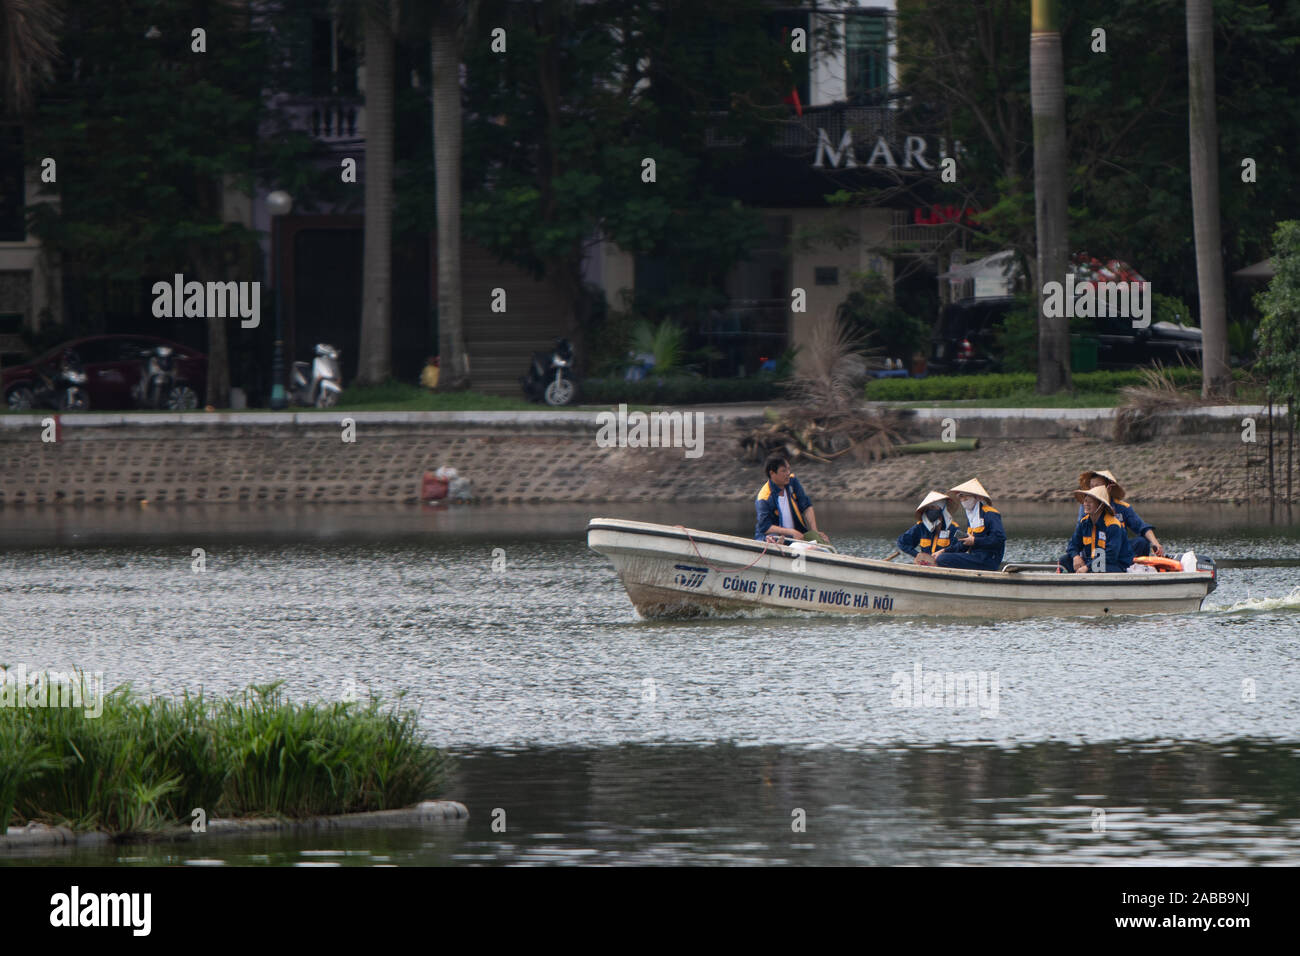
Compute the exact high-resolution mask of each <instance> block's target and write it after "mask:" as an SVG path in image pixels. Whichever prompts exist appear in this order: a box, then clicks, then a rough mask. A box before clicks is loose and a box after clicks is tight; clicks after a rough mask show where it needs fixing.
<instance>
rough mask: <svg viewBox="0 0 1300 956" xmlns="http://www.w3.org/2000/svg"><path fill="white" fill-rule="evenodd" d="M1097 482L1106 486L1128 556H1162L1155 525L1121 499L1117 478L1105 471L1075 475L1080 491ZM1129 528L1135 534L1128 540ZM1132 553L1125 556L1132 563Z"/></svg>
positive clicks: (1081, 511)
mask: <svg viewBox="0 0 1300 956" xmlns="http://www.w3.org/2000/svg"><path fill="white" fill-rule="evenodd" d="M1098 485H1105V486H1106V495H1107V497H1109V498H1110V503H1111V506H1112V507H1113V508H1114V509H1115V517H1116V518H1118V519H1119V522H1120V524H1122V525H1123V526H1124V545H1125V551H1126V552H1128V553H1130V554H1131V555H1132V557H1138V558H1145V557H1147V555H1150V554H1154V555H1156V556H1157V557H1160V558H1163V557H1164V556H1165V547H1164V545H1162V544H1161V543H1160V540H1159V539H1158V538H1157V537H1156V529H1155V528H1154V527H1152V526H1151V525H1149V524H1147V523H1146V522H1145V521H1143V520H1142V518H1141V516H1140V515H1139V514H1138V513H1137V512H1136V511H1134V510H1133V506H1132V505H1130V504H1129V503H1128V502H1127V501H1126V500H1125V499H1126V498H1127V497H1128V495H1126V494H1125V493H1124V489H1123V488H1122V487H1121V486H1120V483H1119V479H1118V478H1116V477H1115V476H1114V475H1112V474H1111V473H1110V472H1109V471H1085V472H1084V473H1083V474H1081V475H1080V476H1079V490H1080V491H1086V490H1087V489H1089V488H1096V487H1097V486H1098ZM1079 520H1080V521H1082V520H1083V506H1082V505H1080V506H1079ZM1129 532H1132V533H1133V534H1136V535H1137V537H1136V538H1134V539H1133V540H1132V541H1130V540H1129V538H1128V535H1129ZM1132 557H1130V559H1129V563H1130V564H1131V563H1132Z"/></svg>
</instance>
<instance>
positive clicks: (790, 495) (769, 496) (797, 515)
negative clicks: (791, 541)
mask: <svg viewBox="0 0 1300 956" xmlns="http://www.w3.org/2000/svg"><path fill="white" fill-rule="evenodd" d="M790 477H791V479H793V478H794V475H791V476H790ZM783 493H784V494H785V495H786V497H787V500H788V501H789V504H790V514H791V515H792V516H793V517H794V520H795V525H796V527H795V530H797V531H807V530H808V522H806V521H804V520H803V514H802V512H800V511H799V504H798V502H797V501H796V497H795V494H794V487H793V486H792V485H790V484H787V485H786V486H785V491H784V492H782V491H781V489H779V488H777V487H776V486H774V485H773V484H772V482H771V481H765V482H763V487H762V488H759V489H758V497H757V500H758V501H771V502H772V504H773V507H774V508H775V514H776V517H777V518H780V517H781V509H780V507H779V506H778V505H777V504H776V499H777V498H779V497H780V496H781V495H782V494H783Z"/></svg>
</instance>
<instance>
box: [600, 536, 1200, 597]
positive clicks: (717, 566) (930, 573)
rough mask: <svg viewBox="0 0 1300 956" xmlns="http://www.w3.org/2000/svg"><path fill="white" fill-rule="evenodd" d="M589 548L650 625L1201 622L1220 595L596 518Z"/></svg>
mask: <svg viewBox="0 0 1300 956" xmlns="http://www.w3.org/2000/svg"><path fill="white" fill-rule="evenodd" d="M587 546H588V547H589V548H591V549H592V550H593V551H598V552H600V553H601V554H603V555H605V556H606V557H607V558H609V559H610V561H611V562H613V564H614V568H615V570H617V571H618V575H619V578H620V579H621V580H622V582H623V587H624V588H626V589H627V594H628V597H630V598H631V599H632V604H633V605H635V607H636V609H637V611H638V612H639V613H640V614H641V615H642V616H644V617H652V618H653V617H690V616H697V615H712V614H726V613H732V612H744V611H750V610H754V609H770V610H774V611H778V612H779V611H813V612H820V613H825V614H855V615H862V616H875V617H886V618H888V617H912V616H935V617H963V618H994V619H999V618H1026V617H1070V616H1084V617H1106V616H1110V615H1115V614H1153V613H1168V612H1176V611H1184V612H1185V611H1196V610H1199V609H1200V606H1201V602H1202V601H1204V600H1205V597H1206V595H1208V594H1209V593H1210V592H1211V591H1213V590H1214V587H1215V585H1216V583H1217V581H1216V574H1217V571H1216V570H1215V568H1214V562H1213V561H1211V560H1209V559H1205V558H1202V559H1199V561H1200V562H1203V563H1204V564H1205V565H1206V568H1205V569H1204V570H1197V571H1171V572H1161V573H1158V574H1058V573H1057V572H1056V570H1055V565H1041V564H1008V565H1004V566H1003V568H1002V569H1001V570H998V571H965V570H957V569H949V568H935V567H919V566H917V565H913V564H892V563H890V562H888V561H880V560H876V559H873V558H856V557H850V556H849V555H845V554H838V553H835V552H834V551H829V550H817V549H815V548H812V547H809V546H807V545H804V544H803V543H802V542H798V543H796V545H795V546H793V547H786V546H782V545H777V544H764V543H763V542H761V541H755V540H753V539H750V538H740V537H737V536H735V535H730V534H719V533H717V532H715V531H698V530H696V529H694V528H684V527H682V526H681V525H662V524H649V523H646V522H642V521H623V520H620V519H617V518H593V519H592V520H591V522H590V523H589V524H588V525H587Z"/></svg>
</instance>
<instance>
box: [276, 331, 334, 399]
mask: <svg viewBox="0 0 1300 956" xmlns="http://www.w3.org/2000/svg"><path fill="white" fill-rule="evenodd" d="M315 354H316V358H315V359H314V360H313V361H312V362H311V363H307V362H294V363H293V377H292V381H291V382H290V386H289V401H290V402H292V403H293V404H294V405H312V406H315V407H316V408H331V407H333V406H334V405H337V404H338V402H339V396H340V395H342V394H343V386H341V385H340V384H339V381H340V380H341V378H342V376H341V375H340V374H339V350H338V349H336V348H335V347H334V346H332V345H326V344H324V343H323V342H322V343H319V344H318V345H317V346H316V350H315Z"/></svg>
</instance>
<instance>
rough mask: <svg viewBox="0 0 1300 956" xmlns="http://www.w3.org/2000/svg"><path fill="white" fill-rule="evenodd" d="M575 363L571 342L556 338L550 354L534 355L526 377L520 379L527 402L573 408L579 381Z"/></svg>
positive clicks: (539, 353)
mask: <svg viewBox="0 0 1300 956" xmlns="http://www.w3.org/2000/svg"><path fill="white" fill-rule="evenodd" d="M573 364H574V355H573V346H572V345H571V344H570V343H569V340H568V339H557V340H556V342H555V348H554V350H552V352H551V354H550V355H547V354H546V353H545V352H534V353H533V359H532V362H531V363H530V364H529V367H528V375H527V377H526V378H522V379H520V384H521V385H523V387H524V394H525V395H526V396H527V397H528V400H529V401H531V402H537V401H544V402H545V403H546V404H547V405H572V404H573V403H574V402H576V401H577V400H578V380H577V377H576V376H575V375H574V371H573Z"/></svg>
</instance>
